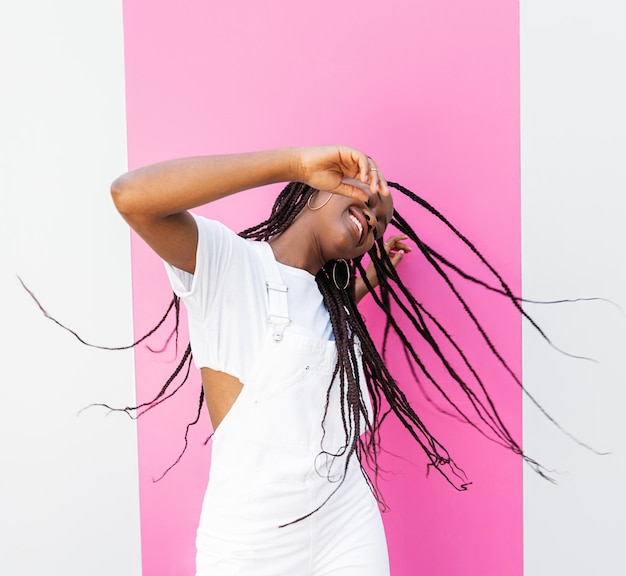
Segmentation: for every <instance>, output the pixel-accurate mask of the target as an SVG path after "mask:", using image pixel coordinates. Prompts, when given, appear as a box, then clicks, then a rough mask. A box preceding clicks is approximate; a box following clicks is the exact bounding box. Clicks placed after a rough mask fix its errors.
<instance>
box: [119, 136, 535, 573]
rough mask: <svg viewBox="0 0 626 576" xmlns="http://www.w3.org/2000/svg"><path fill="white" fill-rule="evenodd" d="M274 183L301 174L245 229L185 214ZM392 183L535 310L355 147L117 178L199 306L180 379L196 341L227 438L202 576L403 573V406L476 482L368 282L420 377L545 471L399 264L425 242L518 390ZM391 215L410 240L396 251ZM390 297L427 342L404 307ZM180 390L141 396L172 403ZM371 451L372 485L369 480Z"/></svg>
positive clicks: (505, 290)
mask: <svg viewBox="0 0 626 576" xmlns="http://www.w3.org/2000/svg"><path fill="white" fill-rule="evenodd" d="M275 182H290V184H288V185H287V187H286V188H285V189H284V190H283V191H282V192H281V193H280V194H279V196H278V197H277V199H276V202H275V204H274V207H273V210H272V213H271V215H270V217H269V219H268V220H266V221H265V222H262V223H261V224H259V225H257V226H254V227H252V228H249V229H248V230H245V231H243V232H241V233H240V234H239V235H237V234H235V233H234V232H232V231H230V230H229V229H227V228H226V227H225V226H223V225H222V224H220V223H219V222H216V221H213V220H209V219H206V218H203V217H200V216H197V215H192V214H191V213H189V212H187V210H189V209H193V208H195V207H198V206H201V205H205V204H209V203H211V202H213V201H215V200H218V199H220V198H224V197H226V196H230V195H233V194H236V193H239V192H242V191H244V190H249V189H253V188H256V187H258V186H262V185H265V184H269V183H275ZM390 186H393V187H394V188H396V189H397V190H399V191H400V192H401V193H403V194H405V195H406V196H408V197H409V198H410V199H412V200H414V201H415V202H417V203H419V204H420V205H421V206H422V207H423V208H425V210H426V211H427V212H429V213H430V214H432V215H434V216H435V217H436V218H437V219H439V220H440V221H441V222H443V223H444V224H445V225H446V226H447V227H448V228H449V229H450V230H452V231H453V232H454V234H455V235H456V237H457V238H458V239H459V240H460V241H461V242H463V243H464V244H466V245H467V246H469V247H470V249H471V250H472V251H473V252H474V254H475V256H476V257H477V258H478V260H479V261H480V263H481V264H482V266H483V267H484V268H485V269H486V270H488V271H489V273H490V274H491V278H492V279H493V282H494V283H495V286H491V285H490V284H488V283H485V282H484V281H482V280H479V279H478V278H475V277H474V276H472V275H467V274H465V275H464V276H463V278H464V279H465V280H469V281H470V282H474V283H478V284H481V285H483V286H486V287H488V288H490V289H491V290H492V291H494V292H496V293H499V294H500V295H502V296H504V297H505V298H506V299H507V300H509V301H510V303H511V304H512V305H513V306H515V307H516V308H517V309H518V311H519V312H520V313H522V314H523V312H521V309H520V307H519V302H518V299H516V297H515V296H514V295H513V294H512V292H511V290H510V289H509V287H508V286H507V284H506V283H505V282H504V280H503V279H502V278H501V277H500V276H499V275H498V273H497V272H496V271H495V270H494V269H493V268H492V267H491V266H490V265H489V264H488V262H487V261H486V260H485V259H484V258H483V257H482V256H481V255H480V253H479V252H478V251H477V250H476V249H475V247H474V246H473V245H472V244H471V243H470V242H469V241H467V240H466V239H465V237H463V236H462V235H461V234H460V233H459V232H458V231H457V230H456V229H455V228H454V227H453V226H452V225H451V224H450V223H449V222H448V221H447V220H446V219H445V218H444V217H443V216H442V215H441V214H440V213H438V212H437V211H436V210H435V209H434V208H432V207H431V206H430V205H428V204H427V203H426V202H424V201H423V200H422V199H420V198H418V197H417V196H415V195H414V194H412V193H411V192H410V191H408V190H406V189H405V188H403V187H402V186H400V185H397V184H392V185H389V184H388V183H387V181H386V180H385V178H384V176H383V175H382V173H381V171H380V169H379V168H378V166H377V165H376V163H375V162H374V160H372V159H371V158H369V157H368V156H366V155H365V154H363V153H362V152H360V151H358V150H355V149H353V148H349V147H346V146H327V147H315V148H299V149H292V148H289V149H287V148H285V149H278V150H269V151H264V152H255V153H249V154H238V155H229V156H214V157H204V158H189V159H182V160H173V161H169V162H164V163H161V164H157V165H153V166H148V167H145V168H141V169H138V170H135V171H133V172H130V173H128V174H126V175H124V176H122V177H120V178H118V179H117V180H116V181H115V182H114V184H113V186H112V195H113V198H114V201H115V205H116V207H117V208H118V210H119V211H120V213H121V214H122V215H123V216H124V218H125V219H126V220H127V221H128V223H129V224H130V225H131V226H132V227H133V228H134V229H135V230H136V231H137V232H138V233H139V235H140V236H142V237H143V239H144V240H145V241H146V242H147V243H148V244H149V245H150V246H151V247H152V248H153V249H154V251H155V252H156V253H157V254H159V255H160V256H161V258H163V260H164V261H165V262H166V268H167V271H168V275H169V277H170V281H171V283H172V287H173V289H174V292H175V294H176V297H177V298H182V299H183V301H184V302H185V305H186V308H187V311H188V316H189V332H190V339H191V344H190V348H188V350H187V352H186V354H185V355H184V357H183V359H182V361H181V364H180V365H179V367H178V368H177V371H180V370H181V369H182V367H183V366H184V365H185V364H186V363H187V362H189V361H190V358H191V351H193V357H194V359H195V363H196V365H197V367H198V368H199V369H200V371H201V375H202V384H203V386H202V392H201V394H200V402H199V411H201V410H202V409H203V405H204V400H205V399H206V405H207V407H208V410H209V414H210V416H211V420H212V424H213V427H214V430H215V433H214V435H213V450H212V461H211V477H210V481H209V485H208V488H207V491H206V495H205V499H204V504H203V510H202V516H201V520H200V523H199V527H198V533H197V574H198V575H205V574H211V575H212V576H227V575H230V574H240V573H242V572H245V573H254V574H256V575H259V576H263V575H265V574H267V575H268V576H269V575H270V574H271V575H272V576H276V575H282V574H285V575H286V574H290V575H291V574H299V573H304V572H305V570H306V569H310V572H309V573H310V574H313V575H322V574H330V573H339V574H342V575H347V576H350V575H357V574H358V575H359V576H367V575H371V576H381V575H384V574H387V573H388V571H389V568H388V559H387V548H386V543H385V536H384V531H383V527H382V522H381V517H380V513H379V507H378V503H377V498H376V497H378V498H379V501H381V499H380V494H378V491H377V490H376V471H377V464H376V462H377V460H376V455H377V452H378V441H379V436H378V432H379V429H380V426H381V424H382V422H383V420H384V419H385V418H386V416H387V415H388V414H390V413H391V414H394V415H395V416H396V417H397V418H398V420H399V421H400V422H401V424H402V426H403V427H404V428H406V430H407V432H408V433H409V434H410V435H411V436H412V437H413V438H414V440H415V441H416V442H417V443H418V444H419V445H420V446H421V448H422V449H423V450H424V452H425V454H426V456H427V459H428V462H429V466H432V467H433V468H434V469H436V470H437V471H439V472H440V473H441V474H442V475H443V476H444V478H445V479H446V480H447V481H448V482H450V484H452V485H453V486H454V487H456V488H457V489H459V490H464V489H465V488H466V484H467V479H466V477H465V474H464V473H463V471H462V470H461V469H460V468H458V467H457V465H456V464H455V462H454V460H453V459H452V458H451V456H450V455H449V453H448V451H447V450H446V448H445V447H444V446H443V445H442V444H441V443H440V442H439V441H438V440H437V439H436V438H435V437H434V436H433V435H432V434H431V432H430V431H429V430H428V428H427V426H426V425H425V424H424V423H423V421H422V419H421V418H420V416H419V415H418V414H417V412H416V411H415V409H414V407H413V406H412V405H411V404H410V403H409V402H408V401H407V397H406V395H405V393H404V391H403V390H402V389H401V388H400V386H399V385H398V384H397V383H396V381H395V380H394V378H393V376H392V375H391V374H390V372H389V370H388V369H387V367H386V365H385V362H384V361H383V356H381V354H380V353H379V352H378V350H377V348H376V346H375V344H374V341H373V340H372V338H371V336H370V334H369V333H368V330H367V328H366V325H365V322H364V320H363V318H362V316H361V314H360V313H359V310H358V308H357V306H356V305H357V303H358V301H359V299H360V298H361V297H363V296H364V295H365V294H366V293H368V292H369V293H371V294H372V297H373V299H374V301H375V302H376V304H377V305H378V306H379V307H380V308H381V309H382V310H383V311H384V313H385V315H386V322H387V328H386V330H385V334H387V333H388V332H389V331H393V332H394V333H396V334H397V336H398V337H399V340H400V342H401V346H402V347H403V348H404V351H405V355H406V357H407V360H408V362H409V364H410V366H411V369H412V371H413V373H414V375H416V374H417V373H418V372H419V373H420V374H421V375H422V376H423V378H424V380H425V382H427V383H429V384H430V385H431V386H432V387H433V389H434V390H435V391H437V392H438V393H439V395H440V398H441V399H442V401H443V402H445V405H446V406H447V408H446V410H449V411H450V410H451V411H452V412H453V413H454V414H455V415H456V417H457V418H458V419H460V420H461V421H463V422H465V423H467V424H469V425H471V426H472V427H474V428H476V429H478V430H479V431H480V432H481V433H482V434H484V435H485V436H487V437H488V438H490V439H491V440H493V441H495V442H497V443H499V444H501V445H503V446H505V447H507V448H509V449H511V450H513V451H514V452H515V453H517V454H520V455H522V456H523V458H524V459H526V460H527V461H528V462H530V463H531V464H532V465H534V466H535V468H536V469H537V470H538V471H539V472H541V469H540V468H539V467H538V466H537V465H536V463H534V462H533V461H532V460H531V459H529V458H527V457H526V456H525V455H524V454H523V452H522V450H521V447H520V446H519V444H518V443H517V441H516V439H515V438H513V436H512V435H511V434H510V433H509V431H508V429H507V427H506V425H505V424H504V423H503V421H502V419H501V418H500V416H499V414H498V412H497V411H496V408H495V407H494V404H493V402H492V401H491V398H490V397H489V394H488V393H487V392H486V389H485V386H484V381H483V379H482V377H481V376H480V375H479V373H478V372H477V371H476V370H475V368H474V366H473V365H472V363H471V361H470V359H468V358H467V357H466V356H465V354H464V353H463V351H462V350H461V349H460V347H459V346H458V344H457V343H456V341H455V340H454V338H453V337H452V336H451V333H450V331H449V330H447V329H446V328H445V327H444V326H443V325H442V324H441V323H440V322H439V321H438V320H437V318H436V317H435V316H434V315H433V314H432V313H430V312H429V311H428V310H427V309H425V308H424V307H423V305H421V304H420V303H419V302H418V301H417V300H416V299H415V298H414V297H413V296H412V295H411V293H410V291H409V290H408V289H407V288H406V286H405V285H404V284H403V283H402V280H401V279H400V277H399V276H398V274H397V273H396V270H395V265H396V264H397V263H398V262H399V260H400V259H401V258H402V255H403V253H404V252H406V251H410V248H409V246H408V245H407V244H405V243H404V240H405V239H407V238H410V239H411V240H412V241H413V242H414V243H415V244H416V246H417V247H418V248H419V251H420V252H421V253H422V255H423V256H424V258H425V259H426V261H427V262H428V263H429V264H430V265H431V266H432V267H433V268H434V269H435V270H436V271H437V273H438V274H439V275H441V277H442V278H443V279H444V280H445V281H446V283H447V284H448V286H449V287H450V289H451V291H452V293H453V294H454V296H455V297H456V298H457V299H458V301H459V302H460V303H461V304H462V306H463V307H464V308H465V309H466V311H467V313H468V315H469V317H470V318H471V320H472V322H473V324H474V325H475V328H476V330H477V332H478V334H479V335H480V336H481V337H482V338H484V340H485V343H486V345H487V347H488V348H489V350H490V351H491V353H492V354H493V355H494V357H495V358H496V359H497V360H498V361H499V362H500V363H501V364H502V365H503V366H504V368H505V369H506V370H507V371H508V372H509V373H510V376H511V378H512V379H513V380H514V381H516V382H518V383H519V380H518V379H517V377H516V376H515V375H514V373H513V371H511V370H510V368H509V367H508V365H507V363H506V361H505V360H504V359H503V358H502V357H501V356H500V355H499V353H498V351H497V349H496V348H495V347H494V346H493V344H492V343H491V341H490V340H489V338H488V336H487V334H486V333H485V331H484V329H483V327H482V325H481V323H480V321H479V320H478V319H477V318H476V316H475V315H474V314H473V313H472V312H471V309H470V308H469V307H468V306H467V304H466V302H465V300H464V298H463V296H462V295H461V294H460V293H459V291H458V290H457V289H456V287H455V285H454V282H452V281H451V280H450V278H449V276H448V272H447V271H446V269H452V270H455V271H457V272H459V269H458V267H455V265H454V264H453V263H451V262H449V261H447V260H446V259H445V258H444V257H442V256H441V255H439V254H438V253H437V252H435V251H433V250H432V249H431V248H430V247H429V246H428V245H427V244H425V243H424V242H423V241H422V240H421V239H420V238H419V237H418V236H417V234H416V233H415V232H414V231H413V229H412V228H411V227H410V226H409V225H408V224H407V223H406V222H405V220H404V219H403V218H402V217H401V216H400V214H399V213H398V212H397V210H394V207H393V201H392V198H391V195H390V191H389V187H390ZM389 224H393V225H394V226H395V228H397V229H398V230H399V231H400V232H401V234H400V235H398V236H393V237H391V238H389V239H388V241H387V242H385V243H384V242H383V240H382V236H383V234H384V232H385V230H386V228H387V226H388V225H389ZM365 254H369V257H370V259H371V264H370V265H369V266H368V267H367V268H365V267H364V265H363V263H362V258H363V256H364V255H365ZM356 272H358V273H359V277H358V278H357V277H356V274H355V273H356ZM377 285H379V286H380V287H379V291H375V288H376V286H377ZM392 301H393V302H394V303H395V304H396V305H397V308H398V310H399V312H400V314H401V315H403V316H405V317H406V318H407V319H408V320H409V323H410V326H411V327H412V328H411V329H412V330H414V333H413V334H412V335H409V336H407V335H405V332H404V329H403V328H402V327H401V325H400V323H399V322H398V320H397V319H396V318H395V317H394V314H392V312H391V304H390V303H391V302H392ZM416 338H417V340H418V341H419V342H421V343H422V344H425V345H427V347H428V348H429V349H430V352H431V353H432V354H433V355H434V358H435V359H436V361H437V362H439V363H440V366H441V367H443V369H444V370H445V373H446V374H447V378H446V380H447V381H448V383H447V385H446V384H441V383H440V382H439V379H437V378H435V376H434V372H433V371H432V369H431V368H429V367H428V366H427V363H426V362H425V361H424V360H423V356H422V354H419V355H418V353H417V352H416V346H415V344H414V343H412V341H413V340H415V339H416ZM442 342H443V343H444V346H441V343H442ZM383 355H384V354H383ZM451 357H452V358H451ZM459 364H460V368H461V369H460V370H459V369H458V368H457V367H455V366H457V365H459ZM176 373H177V372H175V373H174V375H175V374H176ZM464 374H469V376H464ZM416 379H417V375H416ZM171 381H172V379H170V380H169V381H168V386H169V385H170V384H171ZM450 383H451V384H452V385H454V387H456V390H455V391H453V393H452V394H450V390H449V384H450ZM168 386H165V387H164V388H163V389H162V390H161V391H160V393H159V394H158V395H157V396H156V397H155V398H154V399H153V400H152V402H149V403H147V404H144V405H143V406H144V407H146V406H147V407H148V408H151V407H152V406H155V405H156V404H158V403H160V402H162V401H163V400H164V399H166V398H167V394H168V392H167V387H168ZM459 393H460V394H461V398H463V397H465V398H466V401H465V402H462V401H461V402H459V400H458V398H459ZM427 397H428V396H427ZM199 414H200V412H198V417H199ZM196 421H197V419H196ZM194 423H195V422H194ZM192 424H193V423H192ZM366 461H368V462H369V463H370V465H371V467H372V469H373V470H374V474H373V476H372V478H368V477H367V475H366V474H365V472H364V468H363V466H364V464H365V462H366ZM250 478H255V481H254V482H250Z"/></svg>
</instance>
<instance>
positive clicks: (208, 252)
mask: <svg viewBox="0 0 626 576" xmlns="http://www.w3.org/2000/svg"><path fill="white" fill-rule="evenodd" d="M192 216H193V218H194V220H195V222H196V226H197V227H198V245H197V247H196V268H195V272H194V274H189V272H185V271H184V270H180V269H179V268H176V267H174V266H172V265H171V264H168V263H167V262H164V264H165V270H166V272H167V276H168V278H169V280H170V284H171V286H172V290H173V291H174V293H175V294H176V295H177V296H180V298H182V299H183V300H184V301H185V304H186V305H187V308H188V309H189V310H190V311H192V310H193V312H194V313H195V314H204V313H206V312H207V311H208V310H209V309H210V307H211V303H212V301H213V300H214V298H215V294H216V292H217V290H218V289H219V278H220V277H223V274H224V272H225V270H226V269H227V267H228V263H229V262H230V261H231V258H232V253H233V247H234V244H235V240H236V239H238V237H237V236H236V234H235V233H234V232H233V231H232V230H230V229H229V228H227V227H226V226H224V225H223V224H222V223H221V222H217V221H215V220H209V219H207V218H204V217H202V216H198V215H197V214H192Z"/></svg>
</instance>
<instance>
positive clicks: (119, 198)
mask: <svg viewBox="0 0 626 576" xmlns="http://www.w3.org/2000/svg"><path fill="white" fill-rule="evenodd" d="M111 198H112V200H113V204H114V205H115V208H116V209H117V211H118V212H119V213H120V214H121V215H122V216H123V217H124V218H125V219H128V217H130V216H132V214H133V211H134V208H133V205H134V201H133V198H134V194H133V185H132V177H130V176H129V175H128V174H123V175H122V176H120V177H119V178H116V179H115V180H114V181H113V183H112V184H111Z"/></svg>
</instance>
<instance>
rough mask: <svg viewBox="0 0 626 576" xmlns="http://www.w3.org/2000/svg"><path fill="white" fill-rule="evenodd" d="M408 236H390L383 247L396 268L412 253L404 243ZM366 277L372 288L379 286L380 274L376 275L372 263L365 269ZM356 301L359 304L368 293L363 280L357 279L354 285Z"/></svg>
mask: <svg viewBox="0 0 626 576" xmlns="http://www.w3.org/2000/svg"><path fill="white" fill-rule="evenodd" d="M406 239H407V236H405V235H404V234H397V235H395V236H390V237H389V238H387V240H385V242H384V243H383V246H384V247H385V252H387V255H388V256H389V259H390V260H391V264H392V265H393V267H394V268H396V267H397V266H398V264H400V260H402V258H403V257H404V255H405V254H406V253H407V252H411V250H412V248H411V247H410V246H409V245H408V244H405V243H404V242H403V240H406ZM365 275H366V276H367V280H368V282H369V283H370V284H371V285H372V288H375V287H376V286H378V282H379V280H378V274H376V269H375V268H374V263H373V262H370V263H369V264H368V265H367V268H366V269H365ZM354 293H355V294H354V299H355V301H356V302H357V303H358V302H359V301H360V300H361V299H362V298H363V296H365V295H366V294H367V293H368V289H367V286H366V285H365V282H364V281H363V279H362V278H357V279H356V282H355V285H354Z"/></svg>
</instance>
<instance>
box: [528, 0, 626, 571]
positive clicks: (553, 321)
mask: <svg viewBox="0 0 626 576" xmlns="http://www.w3.org/2000/svg"><path fill="white" fill-rule="evenodd" d="M625 30H626V4H624V2H623V1H621V0H593V2H592V1H590V0H586V1H582V0H549V1H546V0H521V84H522V90H521V97H522V98H521V102H522V124H521V126H522V223H523V228H522V230H523V236H522V256H523V270H522V272H523V273H522V285H523V293H524V296H525V297H527V298H559V297H576V296H602V297H605V298H609V299H611V300H613V301H615V302H616V303H618V304H620V305H621V307H622V309H623V310H626V224H625V219H626V171H625V170H624V168H625V165H626V106H625V104H624V103H625V102H626V34H624V31H625ZM529 309H530V310H532V311H533V312H534V313H535V314H536V316H537V318H538V319H539V320H540V321H541V324H542V325H543V326H545V327H546V328H547V330H548V332H549V334H550V335H551V336H552V337H553V340H554V342H555V343H558V344H559V345H560V346H561V347H563V348H565V349H566V350H567V351H569V352H573V353H576V354H580V355H585V356H590V357H592V358H594V359H596V360H597V361H598V364H593V363H591V362H585V361H580V360H573V359H571V358H567V357H565V356H563V355H560V354H559V353H558V352H555V351H553V350H551V349H550V348H549V347H547V346H545V344H543V343H541V342H540V340H539V338H538V337H537V335H536V334H535V333H533V331H532V329H530V328H528V327H526V328H525V330H524V340H523V342H524V345H523V351H524V354H523V371H524V382H525V384H526V385H527V386H528V387H529V388H531V389H532V391H533V392H534V393H535V394H536V396H537V397H538V399H540V401H541V402H542V403H543V404H544V405H545V406H546V408H548V410H549V411H550V413H551V414H552V415H553V416H554V417H555V418H557V419H558V420H559V422H560V423H561V424H562V425H563V426H564V427H565V428H566V429H567V430H568V431H570V432H571V433H573V434H575V435H576V436H577V437H578V438H580V439H581V440H584V441H585V442H587V443H589V444H591V445H592V446H593V447H594V448H596V449H599V450H607V451H611V452H613V454H611V455H609V456H595V455H593V454H591V453H589V452H588V451H585V450H584V449H582V448H580V447H578V446H577V445H576V444H575V443H573V442H572V441H571V440H569V439H567V438H565V437H564V436H563V435H561V434H559V433H558V432H557V431H556V430H555V429H554V427H551V426H550V425H549V424H548V423H547V422H546V420H545V418H543V417H541V416H540V415H538V413H537V411H536V410H533V409H532V408H531V407H530V406H529V404H528V403H526V405H525V411H524V412H525V418H524V443H525V447H526V449H527V450H528V451H529V452H530V453H531V454H533V455H536V456H537V458H538V459H539V460H540V461H541V462H542V463H544V464H545V465H546V466H548V467H554V468H556V469H557V470H558V473H557V474H556V475H555V477H556V479H557V481H558V485H557V486H552V485H550V484H548V483H547V482H545V481H543V480H541V479H540V478H538V477H537V475H535V474H534V473H533V472H532V471H530V470H527V471H526V473H525V477H524V500H525V506H524V564H525V571H524V573H525V574H526V575H527V576H548V575H555V576H556V575H559V576H560V575H565V574H567V575H568V576H583V575H585V576H589V575H594V576H595V575H598V576H600V575H601V576H624V575H626V559H625V558H624V551H623V548H624V545H625V544H626V493H625V488H626V418H625V417H624V409H625V407H626V315H625V313H624V312H623V311H620V310H618V309H617V308H615V307H613V306H611V305H609V304H604V303H579V304H568V305H559V306H549V307H539V306H534V307H529Z"/></svg>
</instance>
